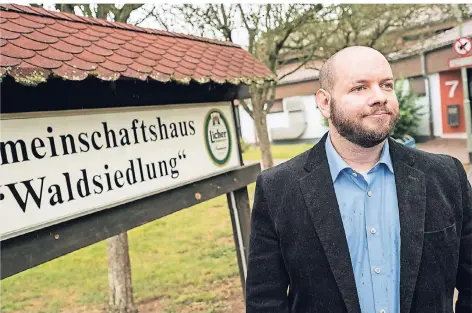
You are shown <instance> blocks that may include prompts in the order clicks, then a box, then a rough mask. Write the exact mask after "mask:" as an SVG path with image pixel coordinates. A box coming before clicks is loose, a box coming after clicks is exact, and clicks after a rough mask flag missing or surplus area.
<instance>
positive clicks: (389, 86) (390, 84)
mask: <svg viewBox="0 0 472 313" xmlns="http://www.w3.org/2000/svg"><path fill="white" fill-rule="evenodd" d="M384 86H385V87H386V88H388V89H393V84H392V83H385V84H384Z"/></svg>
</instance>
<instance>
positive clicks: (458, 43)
mask: <svg viewBox="0 0 472 313" xmlns="http://www.w3.org/2000/svg"><path fill="white" fill-rule="evenodd" d="M453 48H454V51H455V52H456V53H457V54H458V55H466V54H468V53H469V52H470V51H471V50H472V41H471V40H470V38H468V37H461V38H459V39H456V40H455V41H454V45H453Z"/></svg>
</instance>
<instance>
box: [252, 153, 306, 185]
mask: <svg viewBox="0 0 472 313" xmlns="http://www.w3.org/2000/svg"><path fill="white" fill-rule="evenodd" d="M310 151H311V149H308V150H307V151H305V152H303V153H301V154H299V155H297V156H295V157H293V158H291V159H289V160H287V161H285V162H282V163H280V164H278V165H276V166H273V167H271V168H268V169H265V170H264V171H262V172H261V174H260V175H261V176H262V179H263V180H264V182H266V183H267V184H271V183H273V182H277V184H279V183H284V184H285V183H289V182H290V181H293V180H294V179H296V178H301V175H302V174H303V173H306V172H305V170H304V166H305V164H306V162H307V159H308V156H309V154H310Z"/></svg>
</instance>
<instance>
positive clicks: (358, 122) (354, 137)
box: [330, 99, 399, 148]
mask: <svg viewBox="0 0 472 313" xmlns="http://www.w3.org/2000/svg"><path fill="white" fill-rule="evenodd" d="M378 111H384V112H386V113H389V114H390V115H391V118H390V121H389V122H388V125H381V126H382V127H379V128H377V129H366V128H365V127H363V125H362V118H363V117H365V116H368V115H371V114H374V113H375V112H378ZM330 115H331V122H332V123H333V126H334V127H335V128H336V130H337V131H338V133H339V134H340V135H341V136H342V137H344V138H346V139H347V140H349V141H350V142H352V143H354V144H356V145H359V146H361V147H364V148H370V147H373V146H376V145H378V144H380V143H381V142H383V141H384V140H385V139H387V138H388V137H389V136H390V134H391V132H392V131H393V128H394V127H395V125H396V124H397V121H398V118H399V114H398V113H397V114H395V113H394V112H392V111H390V110H387V108H385V106H382V107H379V108H376V109H375V110H374V111H373V112H371V113H369V114H364V115H361V116H356V117H354V118H350V117H348V116H346V115H345V114H343V112H342V111H341V110H339V108H338V107H337V105H336V102H335V101H334V100H333V99H332V100H331V105H330ZM385 126H386V127H385Z"/></svg>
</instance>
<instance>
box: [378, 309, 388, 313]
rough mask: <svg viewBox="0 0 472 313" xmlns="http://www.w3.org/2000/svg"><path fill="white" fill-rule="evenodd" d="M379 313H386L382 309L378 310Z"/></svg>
mask: <svg viewBox="0 0 472 313" xmlns="http://www.w3.org/2000/svg"><path fill="white" fill-rule="evenodd" d="M379 313H387V311H385V310H384V309H382V310H380V311H379Z"/></svg>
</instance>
